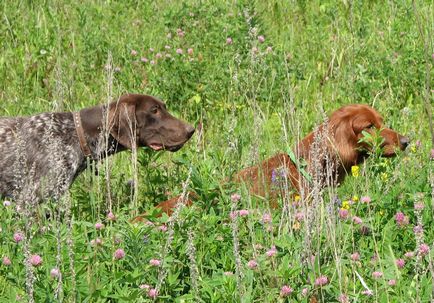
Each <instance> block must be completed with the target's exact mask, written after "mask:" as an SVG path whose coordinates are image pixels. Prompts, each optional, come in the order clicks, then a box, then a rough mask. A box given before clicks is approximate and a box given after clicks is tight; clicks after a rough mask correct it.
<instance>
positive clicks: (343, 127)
mask: <svg viewBox="0 0 434 303" xmlns="http://www.w3.org/2000/svg"><path fill="white" fill-rule="evenodd" d="M329 126H330V132H331V133H332V136H333V140H334V142H333V143H334V145H335V148H336V149H337V151H338V153H339V156H340V158H341V161H342V162H343V163H344V164H346V165H354V164H355V163H357V162H358V161H359V160H360V157H362V156H364V154H366V151H369V150H370V148H371V147H370V146H369V143H368V142H366V141H367V140H364V139H365V136H366V134H369V135H371V136H375V135H376V134H379V135H380V136H381V137H382V143H381V147H382V155H383V156H385V157H393V156H395V154H396V151H397V150H404V149H405V148H406V147H407V146H408V144H409V143H410V140H409V139H408V137H405V136H402V135H400V134H399V133H397V132H396V131H394V130H392V129H390V128H387V127H385V126H384V124H383V118H382V117H381V116H380V114H379V113H378V112H377V111H375V110H374V109H373V108H372V107H370V106H368V105H362V104H353V105H347V106H344V107H342V108H340V109H338V110H337V111H335V112H334V113H332V115H331V116H330V119H329Z"/></svg>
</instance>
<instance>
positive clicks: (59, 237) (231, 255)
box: [0, 0, 434, 302]
mask: <svg viewBox="0 0 434 303" xmlns="http://www.w3.org/2000/svg"><path fill="white" fill-rule="evenodd" d="M0 18H1V20H2V22H1V23H0V47H1V49H0V104H1V107H0V115H1V116H18V115H31V114H34V113H38V112H42V111H53V110H56V111H62V110H65V111H70V110H78V109H80V108H83V107H86V106H91V105H94V104H98V103H103V102H106V101H107V99H112V98H115V97H116V96H118V95H120V94H123V93H125V92H136V93H145V94H152V95H156V96H158V97H160V98H161V99H163V100H165V102H166V103H167V105H168V108H169V110H170V111H171V112H174V113H175V115H176V116H178V117H181V118H183V119H185V120H187V121H190V122H191V123H194V124H198V123H199V122H200V123H202V125H203V129H204V131H203V135H202V136H201V137H198V136H196V137H195V138H193V139H192V140H191V142H189V143H188V144H187V145H186V146H185V147H183V149H181V150H180V151H179V152H177V153H175V154H171V153H153V152H151V151H149V150H140V151H139V152H138V155H137V159H138V167H137V175H136V171H135V168H134V165H133V163H132V159H133V158H134V157H132V155H131V153H130V152H124V153H122V154H118V155H116V156H114V157H112V158H110V159H108V160H107V162H106V163H103V164H101V165H100V167H99V172H100V173H99V175H98V176H96V175H95V174H94V173H93V171H92V170H88V171H86V172H85V173H83V174H82V175H81V176H80V177H79V178H78V180H77V181H76V182H75V184H74V185H73V187H72V188H71V190H70V192H71V200H68V199H66V200H65V201H63V202H59V203H45V204H42V205H41V206H40V207H39V208H38V210H37V213H38V216H37V219H36V220H32V222H31V223H32V224H31V230H30V234H31V235H32V239H31V240H30V241H29V249H30V253H32V254H39V255H41V256H42V258H43V263H42V266H39V267H35V268H34V270H33V271H34V276H35V279H34V281H33V282H32V283H33V284H32V287H33V289H34V293H33V297H34V300H35V302H43V301H47V302H53V301H54V302H57V301H65V302H74V301H75V302H147V301H150V300H151V298H150V296H149V290H150V289H152V288H155V287H157V288H158V299H156V301H159V302H160V301H161V302H174V301H175V302H222V301H223V300H225V301H228V302H285V301H288V302H289V301H290V302H293V301H295V302H308V300H309V297H311V296H312V295H315V296H316V297H317V298H318V299H319V300H320V301H322V302H338V300H339V299H341V302H344V300H343V299H344V296H343V295H345V296H346V297H348V301H349V302H429V301H430V300H433V294H432V289H433V278H432V277H433V275H434V269H433V258H432V250H433V241H434V233H433V215H434V213H433V204H434V202H433V194H432V190H433V183H434V181H433V161H432V160H430V153H431V149H432V148H433V147H432V146H431V136H432V134H431V133H430V131H429V123H428V121H429V119H430V117H429V116H428V114H427V113H429V111H427V109H429V108H430V106H431V105H432V103H433V99H434V97H433V96H434V93H433V88H432V86H430V85H432V78H433V76H434V72H433V68H432V67H433V64H434V57H433V54H434V44H433V39H432V37H433V35H432V32H433V28H432V25H433V24H434V10H433V3H432V1H431V2H430V1H415V3H412V2H408V1H400V2H391V1H388V2H382V1H378V2H377V1H363V2H353V1H338V2H336V1H301V0H300V1H279V0H272V1H201V2H196V1H184V2H178V1H159V2H154V1H122V2H115V1H86V2H85V3H82V2H81V1H69V2H66V1H8V0H6V1H3V2H2V3H0ZM178 29H181V30H182V31H183V32H184V35H182V34H178V32H179V31H178ZM259 36H263V37H264V39H265V41H264V42H261V41H260V40H259V39H258V37H259ZM228 38H231V41H232V42H231V43H229V42H228V40H227V39H228ZM166 46H168V47H169V48H166ZM150 48H153V51H151V50H150ZM189 48H191V49H192V51H190V53H188V49H189ZM177 49H182V54H178V53H177V52H176V50H177ZM157 53H160V54H161V56H162V57H161V58H158V56H157ZM166 55H169V56H166ZM145 58H146V59H147V62H144V61H146V60H145ZM152 60H154V61H155V62H156V64H151V61H152ZM429 80H431V81H429ZM349 103H367V104H370V105H372V106H374V107H375V108H376V109H377V110H378V111H379V112H380V113H381V114H382V115H383V117H384V119H385V122H386V123H387V124H388V125H389V126H391V127H393V128H394V129H396V130H397V131H399V132H400V133H402V134H407V135H409V136H410V138H411V139H412V145H411V146H410V148H409V150H408V151H406V152H405V153H402V154H400V155H398V157H397V158H394V159H390V160H386V159H382V158H376V157H374V158H372V159H369V160H368V161H367V163H365V164H364V165H362V166H361V167H360V176H359V177H353V176H349V177H348V178H347V179H346V181H345V182H344V184H342V186H340V187H339V188H330V189H327V190H325V192H324V193H323V195H322V196H321V197H320V198H318V200H317V201H314V202H313V203H314V204H313V205H309V206H301V207H299V208H289V209H288V210H285V211H279V210H270V209H269V206H268V203H267V201H263V200H259V199H256V198H255V197H250V196H249V195H248V194H247V193H246V192H245V191H244V189H243V188H242V187H237V186H236V185H233V186H232V187H230V188H229V189H221V182H222V180H225V179H227V178H228V177H229V176H231V175H232V174H233V173H234V172H236V171H238V170H239V169H240V168H243V167H246V166H248V165H252V164H254V163H257V162H258V161H260V160H261V159H264V158H267V157H269V156H271V155H273V154H274V153H275V152H276V151H281V150H285V148H286V147H287V145H293V144H294V143H295V142H296V141H298V139H299V138H301V137H303V136H304V135H305V134H307V133H308V132H309V131H310V130H312V129H313V128H314V126H315V125H318V124H319V123H321V122H322V121H323V119H324V118H325V116H326V114H327V113H330V112H331V111H333V110H335V109H337V108H338V107H340V106H342V105H344V104H349ZM431 119H432V117H431ZM282 120H283V122H282ZM282 123H283V125H285V127H286V128H287V130H288V134H289V136H287V137H285V136H284V132H283V125H282ZM418 140H419V141H418ZM417 142H418V143H417ZM419 142H420V144H419ZM416 143H417V144H416ZM0 156H1V155H0ZM190 172H191V173H190ZM108 177H110V178H109V179H110V182H107V181H106V180H107V178H108ZM185 180H190V182H189V183H188V184H185V185H183V182H185ZM130 181H132V182H130ZM134 182H135V184H136V185H137V188H138V192H136V193H135V192H134V186H131V184H132V183H134ZM186 188H188V189H189V190H194V191H195V192H197V193H198V195H199V202H198V203H197V204H198V205H197V206H195V207H193V208H189V209H181V210H180V214H179V217H178V219H177V220H176V221H170V219H169V218H168V217H164V216H163V217H162V218H156V217H153V216H152V215H151V216H150V218H149V219H150V221H152V222H153V223H152V224H151V223H149V224H147V225H145V224H131V223H129V219H131V218H132V217H133V216H134V215H136V214H138V213H139V212H142V211H145V210H146V211H148V213H150V214H152V213H153V210H152V207H153V205H155V204H156V203H158V202H160V201H162V200H165V199H166V198H170V197H172V196H174V195H176V194H179V193H181V192H183V190H184V189H186ZM234 192H237V193H239V194H241V200H240V201H239V202H237V203H235V204H234V202H231V198H230V195H231V194H232V193H234ZM135 194H136V195H137V196H135ZM362 196H369V197H370V198H371V202H370V203H369V204H366V203H361V202H360V199H361V197H362ZM108 197H111V200H110V201H111V202H110V203H111V204H110V203H109V199H108ZM135 197H136V198H137V199H135ZM343 201H352V202H346V203H343ZM419 202H423V204H424V209H423V210H422V211H415V210H414V204H415V203H416V204H417V203H419ZM69 203H71V205H69ZM109 204H110V206H109ZM14 206H15V204H14V203H13V201H12V206H9V207H6V206H0V208H1V211H0V228H1V233H0V243H1V246H0V257H2V258H3V257H8V258H9V259H10V260H11V265H9V266H7V265H4V264H3V265H0V298H1V300H0V301H2V302H3V301H4V302H16V301H17V300H18V299H19V298H21V299H20V300H21V301H30V300H31V298H29V291H28V288H27V289H26V285H25V282H26V276H25V275H26V271H25V266H24V252H23V245H22V243H21V242H20V243H16V242H15V241H14V240H13V235H14V233H17V232H19V231H23V230H24V229H25V224H26V223H27V224H29V219H28V218H23V217H21V216H19V215H18V214H17V212H16V211H15V210H14ZM343 206H345V207H347V208H348V207H349V209H348V211H349V219H348V220H343V219H341V218H340V217H339V213H338V212H339V209H340V208H342V207H343ZM59 209H60V211H59ZM109 209H111V210H112V211H113V213H114V214H115V215H116V217H117V219H116V221H110V220H109V219H108V218H107V217H106V215H107V212H108V210H109ZM237 209H238V210H241V209H245V210H248V212H249V214H248V215H247V216H245V217H238V218H236V219H235V220H233V219H231V218H230V213H231V211H234V210H237ZM398 212H402V213H403V214H404V215H405V216H407V217H408V220H409V224H408V225H405V226H399V225H398V224H397V223H396V220H395V216H396V214H397V213H398ZM47 214H48V215H47ZM267 214H271V216H272V223H268V222H264V215H267ZM353 216H357V217H359V218H361V219H362V221H363V227H360V226H359V225H357V224H356V223H354V222H353V221H352V220H351V217H353ZM265 221H267V220H265ZM98 222H103V223H104V224H105V227H104V228H103V229H102V230H97V229H96V228H95V223H98ZM417 225H423V229H424V232H423V237H422V238H421V234H420V233H419V234H415V232H414V230H413V229H414V227H415V226H417ZM167 226H168V227H169V230H167V231H165V229H166V227H167ZM97 239H99V240H98V241H97ZM92 240H93V242H92ZM99 241H102V244H96V243H98V242H99ZM92 243H93V244H92ZM166 243H167V245H165V244H166ZM421 243H426V244H427V245H429V246H430V248H431V252H430V253H429V254H427V255H426V256H423V257H422V256H421V255H417V251H418V250H419V248H420V244H421ZM273 245H274V246H275V247H276V250H277V254H276V255H275V256H274V257H267V254H266V252H267V251H269V250H270V249H271V248H272V246H273ZM119 248H120V249H123V250H124V251H125V254H126V256H125V257H124V258H122V259H121V260H117V259H116V258H115V256H114V253H115V251H116V250H117V249H119ZM410 251H414V252H416V255H415V256H414V257H407V258H406V257H404V254H405V253H407V252H410ZM356 252H357V253H359V255H360V260H356V261H353V260H352V259H351V254H354V253H356ZM163 257H164V258H163ZM151 259H158V260H161V261H162V264H161V265H160V266H159V267H155V266H153V265H151V264H150V263H149V262H150V260H151ZM397 259H404V260H405V266H404V267H403V268H402V269H400V268H398V266H397V265H396V260H397ZM252 260H254V261H255V262H256V263H257V264H258V265H257V267H256V269H253V270H252V269H250V268H249V266H248V265H247V264H248V262H249V261H252ZM250 264H252V263H250ZM57 267H58V268H59V269H60V272H61V273H62V280H61V281H62V283H59V281H60V280H59V279H58V278H55V277H54V278H53V277H51V276H50V271H51V270H52V269H53V268H57ZM375 271H378V272H382V273H383V276H382V277H381V278H374V277H373V272H375ZM320 276H326V277H327V280H328V282H327V284H326V285H324V286H322V287H320V286H318V285H315V280H316V279H317V278H319V277H320ZM390 280H395V281H396V285H395V286H390V285H389V283H390ZM284 285H288V286H290V287H291V288H292V289H293V292H292V293H291V294H290V295H289V296H288V297H284V296H282V295H281V294H280V292H281V288H282V286H284ZM60 286H61V287H60ZM148 286H149V288H148ZM368 290H370V291H372V294H369V293H368ZM17 298H18V299H17Z"/></svg>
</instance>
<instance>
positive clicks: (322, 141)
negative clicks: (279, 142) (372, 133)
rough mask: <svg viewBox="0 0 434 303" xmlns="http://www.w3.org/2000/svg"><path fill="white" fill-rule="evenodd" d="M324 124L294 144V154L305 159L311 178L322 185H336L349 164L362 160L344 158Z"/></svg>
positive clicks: (342, 178) (343, 176)
mask: <svg viewBox="0 0 434 303" xmlns="http://www.w3.org/2000/svg"><path fill="white" fill-rule="evenodd" d="M330 131H331V130H326V129H325V125H321V126H320V127H319V128H318V129H317V130H315V131H313V132H311V133H310V134H308V135H307V136H306V137H304V138H303V139H302V140H301V141H300V142H299V143H298V144H297V146H296V155H297V157H299V158H303V159H305V161H306V162H307V171H308V172H309V173H310V174H311V175H312V177H313V179H314V180H316V181H319V182H320V183H321V184H322V186H327V185H337V184H339V183H341V182H342V181H343V180H344V178H345V176H346V175H347V173H348V172H350V171H351V166H353V165H356V164H358V163H360V162H362V161H363V158H360V157H356V158H355V159H354V161H352V160H351V161H349V160H348V158H344V156H343V155H341V154H340V153H339V151H338V148H337V144H339V143H338V142H336V141H335V140H334V139H333V135H330V134H328V132H330Z"/></svg>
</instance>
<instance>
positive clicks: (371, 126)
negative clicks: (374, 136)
mask: <svg viewBox="0 0 434 303" xmlns="http://www.w3.org/2000/svg"><path fill="white" fill-rule="evenodd" d="M366 128H368V129H373V128H375V125H374V124H369V125H368V126H366Z"/></svg>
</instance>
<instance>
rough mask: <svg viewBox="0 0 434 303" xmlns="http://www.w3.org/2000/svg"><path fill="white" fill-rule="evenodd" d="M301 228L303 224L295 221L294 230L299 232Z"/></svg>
mask: <svg viewBox="0 0 434 303" xmlns="http://www.w3.org/2000/svg"><path fill="white" fill-rule="evenodd" d="M300 227H301V224H300V222H298V221H295V222H294V224H293V225H292V229H293V230H299V229H300Z"/></svg>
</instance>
